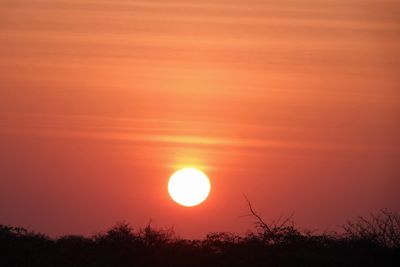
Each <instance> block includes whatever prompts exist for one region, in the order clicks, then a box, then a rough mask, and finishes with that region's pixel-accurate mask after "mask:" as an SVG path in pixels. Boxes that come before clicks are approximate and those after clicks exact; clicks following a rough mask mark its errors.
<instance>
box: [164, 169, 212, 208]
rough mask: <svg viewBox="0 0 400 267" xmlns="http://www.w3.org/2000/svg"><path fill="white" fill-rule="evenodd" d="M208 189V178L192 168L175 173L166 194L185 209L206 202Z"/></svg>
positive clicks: (170, 179)
mask: <svg viewBox="0 0 400 267" xmlns="http://www.w3.org/2000/svg"><path fill="white" fill-rule="evenodd" d="M210 189H211V186H210V180H209V179H208V177H207V176H206V175H205V174H204V173H203V172H201V171H199V170H197V169H194V168H184V169H181V170H178V171H176V172H175V173H174V174H173V175H172V176H171V178H169V182H168V192H169V195H170V196H171V198H172V199H173V200H174V201H175V202H177V203H178V204H180V205H182V206H186V207H192V206H196V205H198V204H200V203H201V202H203V201H204V200H206V198H207V197H208V194H209V193H210Z"/></svg>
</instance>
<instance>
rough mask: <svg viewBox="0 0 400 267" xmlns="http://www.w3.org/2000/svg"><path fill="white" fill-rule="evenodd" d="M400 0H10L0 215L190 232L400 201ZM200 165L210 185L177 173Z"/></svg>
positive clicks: (2, 52)
mask: <svg viewBox="0 0 400 267" xmlns="http://www.w3.org/2000/svg"><path fill="white" fill-rule="evenodd" d="M399 14H400V3H398V1H394V0H346V1H345V0H340V1H339V0H332V1H322V0H271V1H267V0H265V1H262V0H249V1H243V0H212V1H211V0H148V1H144V0H143V1H135V0H131V1H129V0H114V1H111V0H58V1H54V0H36V1H34V0H18V1H17V0H0V151H1V152H0V223H9V224H13V225H22V226H26V227H29V228H30V229H34V230H39V231H43V232H47V233H49V234H52V235H59V234H66V233H82V234H91V233H95V232H96V231H100V230H103V229H104V228H106V227H108V226H110V225H112V224H114V223H115V222H117V221H121V220H127V221H129V222H131V223H132V225H133V226H134V227H138V226H143V225H145V224H146V223H147V222H148V221H149V220H150V219H152V220H153V222H154V224H155V225H156V226H161V227H169V226H174V228H175V230H176V232H177V233H178V234H180V235H182V236H187V237H202V236H203V235H204V234H206V233H207V232H210V231H235V232H238V233H243V232H244V231H246V230H247V229H250V228H251V227H252V224H251V220H250V219H249V218H243V217H241V215H243V214H246V213H247V209H246V203H245V201H244V198H243V197H242V193H245V194H246V195H247V196H248V197H249V198H250V200H251V201H252V202H253V205H254V207H255V209H256V210H258V211H259V212H260V213H261V214H262V215H263V217H264V218H265V219H266V221H270V220H272V219H276V218H278V217H279V216H280V215H290V214H291V213H292V212H293V211H294V212H295V217H294V219H295V221H296V222H297V223H298V224H299V225H300V226H301V227H306V228H311V229H315V228H318V229H322V230H324V229H337V228H336V227H337V225H339V224H341V223H343V222H345V220H346V219H350V218H352V217H353V216H356V215H360V214H367V213H369V212H374V211H376V210H378V209H380V208H389V209H392V210H397V211H398V210H399V209H400V196H399V194H398V189H399V188H400V178H399V177H400V176H399V174H400V150H399V149H400V139H399V136H400V120H399V114H400V113H399V112H400V89H399V78H398V75H399V74H400V53H399V47H400V15H399ZM188 165H191V166H196V167H199V168H200V169H202V170H203V171H204V172H206V173H207V174H208V175H209V176H210V178H211V183H212V192H211V195H210V197H209V199H208V200H207V201H206V202H204V203H203V204H202V205H200V206H197V207H195V208H191V209H188V208H183V207H180V206H178V205H177V204H176V203H174V202H173V201H172V200H171V199H170V198H169V196H168V193H167V181H168V177H169V176H170V175H171V174H172V173H173V172H174V170H176V169H177V168H179V167H184V166H188Z"/></svg>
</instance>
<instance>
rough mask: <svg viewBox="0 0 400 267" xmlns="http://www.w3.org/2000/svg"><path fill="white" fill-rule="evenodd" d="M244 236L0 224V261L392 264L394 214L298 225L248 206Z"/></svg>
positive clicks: (398, 227) (398, 242) (399, 236)
mask: <svg viewBox="0 0 400 267" xmlns="http://www.w3.org/2000/svg"><path fill="white" fill-rule="evenodd" d="M249 208H250V211H251V214H250V216H252V217H253V218H254V219H255V230H254V231H253V232H249V233H248V234H246V235H245V236H238V235H235V234H232V233H224V232H221V233H210V234H209V235H207V236H206V238H205V239H203V240H186V239H181V238H178V237H176V236H175V235H174V233H173V231H172V230H158V229H154V228H153V227H151V225H150V224H149V225H148V226H147V227H145V228H142V229H139V230H134V229H132V228H131V227H130V226H129V224H127V223H119V224H117V225H115V226H114V227H112V228H110V229H109V230H107V231H106V232H104V233H100V234H97V235H94V236H91V237H83V236H64V237H60V238H57V239H51V238H49V237H47V236H45V235H43V234H39V233H35V232H30V231H27V230H25V229H23V228H17V227H10V226H4V225H1V226H0V266H10V267H11V266H43V267H46V266H165V267H168V266H182V267H183V266H184V267H190V266H199V267H200V266H201V267H213V266H233V267H234V266H400V216H399V214H397V213H391V212H388V211H381V212H380V213H379V214H375V215H371V216H370V217H368V218H364V217H358V218H357V219H355V220H353V221H349V222H348V223H346V224H345V225H344V226H343V230H344V231H343V233H340V234H339V233H324V234H313V233H312V232H309V231H300V230H298V229H297V228H296V227H295V226H294V224H293V222H292V221H291V218H287V219H284V220H278V221H276V222H272V223H269V224H267V223H265V222H264V221H263V220H262V218H261V217H260V216H258V215H257V214H256V213H255V212H254V210H253V209H252V207H251V205H250V203H249Z"/></svg>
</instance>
